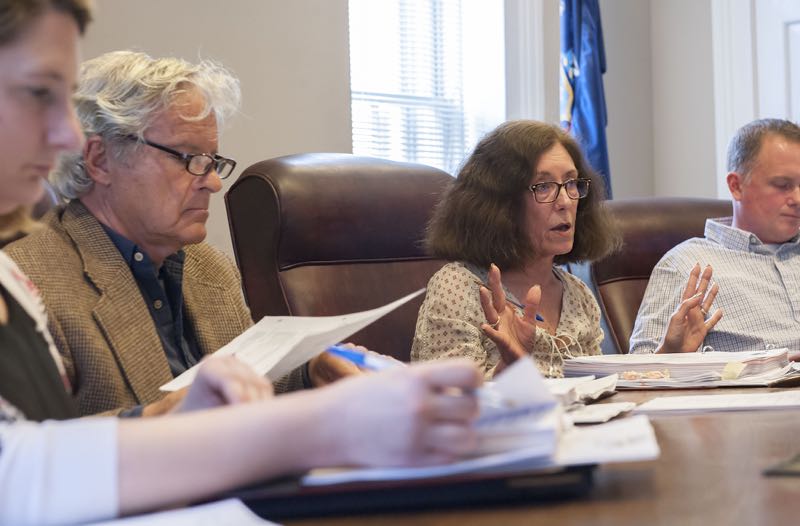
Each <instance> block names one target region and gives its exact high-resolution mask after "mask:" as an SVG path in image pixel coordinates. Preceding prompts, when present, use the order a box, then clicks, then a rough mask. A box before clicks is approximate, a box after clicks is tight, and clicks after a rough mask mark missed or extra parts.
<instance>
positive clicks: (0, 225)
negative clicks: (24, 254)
mask: <svg viewBox="0 0 800 526" xmlns="http://www.w3.org/2000/svg"><path fill="white" fill-rule="evenodd" d="M38 226H39V223H38V222H36V221H34V220H33V218H31V208H30V207H28V206H20V207H19V208H17V209H15V210H13V211H11V212H9V213H7V214H0V244H5V242H8V241H11V240H13V239H15V238H17V237H19V236H20V235H26V234H30V233H31V232H33V231H34V230H36V228H37V227H38Z"/></svg>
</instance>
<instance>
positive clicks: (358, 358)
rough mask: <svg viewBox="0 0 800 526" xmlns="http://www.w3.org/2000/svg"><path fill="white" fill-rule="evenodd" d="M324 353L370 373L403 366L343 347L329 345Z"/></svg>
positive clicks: (395, 361)
mask: <svg viewBox="0 0 800 526" xmlns="http://www.w3.org/2000/svg"><path fill="white" fill-rule="evenodd" d="M325 351H326V352H329V353H331V354H332V355H334V356H338V357H339V358H342V359H344V360H347V361H348V362H352V363H354V364H355V365H357V366H359V367H361V368H362V369H369V370H371V371H380V370H382V369H389V368H392V367H402V366H403V365H405V364H404V363H403V362H398V361H397V360H392V359H391V358H386V357H384V356H380V355H375V354H371V353H365V352H362V351H358V350H356V349H350V348H348V347H344V346H342V345H331V346H330V347H328V348H327V349H325Z"/></svg>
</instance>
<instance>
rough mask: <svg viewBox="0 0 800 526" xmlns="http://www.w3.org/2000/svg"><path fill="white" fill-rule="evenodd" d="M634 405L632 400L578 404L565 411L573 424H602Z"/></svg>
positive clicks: (629, 409) (631, 408)
mask: <svg viewBox="0 0 800 526" xmlns="http://www.w3.org/2000/svg"><path fill="white" fill-rule="evenodd" d="M634 407H636V404H635V403H633V402H617V403H614V404H592V405H579V406H575V408H574V409H570V411H569V412H568V413H567V418H569V419H570V420H571V421H572V423H573V424H602V423H603V422H608V421H609V420H611V419H612V418H614V417H616V416H619V415H621V414H622V413H624V412H626V411H631V410H633V408H634Z"/></svg>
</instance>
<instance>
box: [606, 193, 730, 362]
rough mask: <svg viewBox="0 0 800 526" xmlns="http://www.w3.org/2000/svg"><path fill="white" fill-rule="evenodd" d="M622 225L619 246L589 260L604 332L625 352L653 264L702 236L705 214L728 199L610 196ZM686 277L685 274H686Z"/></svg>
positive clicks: (726, 209)
mask: <svg viewBox="0 0 800 526" xmlns="http://www.w3.org/2000/svg"><path fill="white" fill-rule="evenodd" d="M607 204H608V207H609V209H610V210H611V213H612V214H613V216H614V218H615V220H616V221H617V224H618V226H619V228H620V230H621V231H622V238H623V243H624V245H623V247H622V249H621V250H620V251H619V252H617V253H615V254H612V255H611V256H608V257H606V258H605V259H603V260H600V261H596V262H594V263H592V264H591V276H592V281H593V285H594V286H595V287H596V291H597V296H598V301H599V303H600V308H601V309H602V311H603V315H604V316H605V318H606V321H607V323H608V329H609V330H608V334H606V338H610V339H612V341H613V342H614V344H615V345H616V348H617V352H621V353H627V352H628V350H629V348H630V345H629V344H630V336H631V333H632V332H633V325H634V323H635V321H636V314H637V313H638V311H639V305H640V304H641V303H642V298H643V297H644V292H645V289H646V288H647V283H648V281H649V280H650V273H651V272H652V271H653V267H655V266H656V263H658V261H659V260H660V259H661V257H662V256H663V255H664V254H666V253H667V252H668V251H669V250H670V249H671V248H672V247H674V246H675V245H677V244H678V243H681V242H682V241H685V240H687V239H689V238H692V237H702V236H703V230H704V228H705V222H706V219H707V218H714V217H724V216H729V215H731V213H732V207H731V202H730V201H725V200H720V199H692V198H648V199H629V200H617V201H609V202H608V203H607ZM687 277H688V276H687Z"/></svg>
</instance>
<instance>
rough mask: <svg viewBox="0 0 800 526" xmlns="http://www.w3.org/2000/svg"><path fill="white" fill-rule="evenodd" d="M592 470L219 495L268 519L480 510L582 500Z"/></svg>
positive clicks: (285, 483) (287, 484) (284, 485)
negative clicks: (230, 498)
mask: <svg viewBox="0 0 800 526" xmlns="http://www.w3.org/2000/svg"><path fill="white" fill-rule="evenodd" d="M594 468H595V466H593V465H590V466H573V467H569V468H557V469H548V470H537V471H521V472H520V471H517V472H504V473H493V474H492V473H471V474H462V475H452V476H446V477H436V478H426V479H415V480H390V481H379V482H348V483H341V484H331V485H323V486H303V485H301V484H300V482H299V479H291V480H281V481H277V482H272V483H267V484H259V485H255V486H250V487H247V488H243V489H240V490H237V491H235V492H233V493H231V494H228V495H225V496H226V497H236V498H239V499H242V501H244V503H245V504H246V505H247V506H248V507H249V508H250V509H251V510H253V512H254V513H256V514H257V515H259V516H261V517H264V518H266V519H271V520H274V519H282V518H299V517H318V516H330V515H356V514H367V513H377V512H398V511H415V510H423V509H443V508H465V507H485V506H488V505H494V504H509V503H533V502H543V501H550V500H560V499H567V498H573V497H579V496H583V495H585V494H586V493H588V491H589V489H590V488H591V485H592V474H593V471H594Z"/></svg>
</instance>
